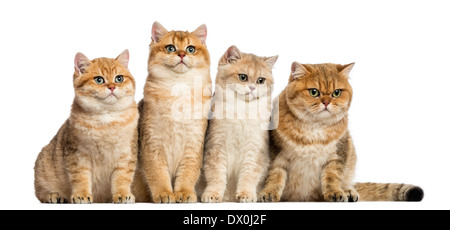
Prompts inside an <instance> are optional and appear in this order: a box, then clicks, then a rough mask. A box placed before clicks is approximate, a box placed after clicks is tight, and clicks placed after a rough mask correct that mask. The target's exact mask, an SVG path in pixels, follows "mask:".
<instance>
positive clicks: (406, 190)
mask: <svg viewBox="0 0 450 230" xmlns="http://www.w3.org/2000/svg"><path fill="white" fill-rule="evenodd" d="M354 187H355V189H356V191H357V192H358V194H359V199H360V200H361V201H421V200H422V199H423V190H422V188H420V187H419V186H415V185H410V184H395V183H387V184H383V183H356V184H355V185H354Z"/></svg>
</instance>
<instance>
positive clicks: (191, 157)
mask: <svg viewBox="0 0 450 230" xmlns="http://www.w3.org/2000/svg"><path fill="white" fill-rule="evenodd" d="M201 139H203V138H201ZM202 160H203V140H202V141H198V140H195V138H193V140H188V142H187V144H186V147H185V150H184V154H183V159H182V160H181V162H180V164H179V165H178V169H177V172H176V179H175V186H174V195H175V201H176V202H177V203H194V202H197V195H196V194H195V184H196V183H197V181H198V178H199V177H200V171H201V167H202Z"/></svg>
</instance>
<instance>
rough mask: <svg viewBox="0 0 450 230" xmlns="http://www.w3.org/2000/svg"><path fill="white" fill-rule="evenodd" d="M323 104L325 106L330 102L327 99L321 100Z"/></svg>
mask: <svg viewBox="0 0 450 230" xmlns="http://www.w3.org/2000/svg"><path fill="white" fill-rule="evenodd" d="M322 103H323V104H324V105H325V107H327V106H328V104H330V102H329V101H323V102H322Z"/></svg>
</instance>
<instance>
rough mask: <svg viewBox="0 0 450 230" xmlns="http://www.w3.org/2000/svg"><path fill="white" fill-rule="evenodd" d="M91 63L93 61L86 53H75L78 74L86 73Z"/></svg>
mask: <svg viewBox="0 0 450 230" xmlns="http://www.w3.org/2000/svg"><path fill="white" fill-rule="evenodd" d="M90 64H91V61H90V60H89V58H87V57H86V56H85V55H84V54H82V53H77V54H76V55H75V71H76V73H77V74H83V73H85V72H86V70H87V68H88V67H89V65H90Z"/></svg>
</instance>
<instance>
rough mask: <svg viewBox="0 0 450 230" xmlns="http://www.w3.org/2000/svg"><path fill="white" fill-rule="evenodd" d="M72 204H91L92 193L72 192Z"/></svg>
mask: <svg viewBox="0 0 450 230" xmlns="http://www.w3.org/2000/svg"><path fill="white" fill-rule="evenodd" d="M70 200H71V201H72V204H92V202H93V200H92V195H91V194H84V193H74V194H73V195H72V197H71V199H70Z"/></svg>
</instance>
